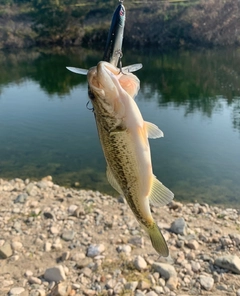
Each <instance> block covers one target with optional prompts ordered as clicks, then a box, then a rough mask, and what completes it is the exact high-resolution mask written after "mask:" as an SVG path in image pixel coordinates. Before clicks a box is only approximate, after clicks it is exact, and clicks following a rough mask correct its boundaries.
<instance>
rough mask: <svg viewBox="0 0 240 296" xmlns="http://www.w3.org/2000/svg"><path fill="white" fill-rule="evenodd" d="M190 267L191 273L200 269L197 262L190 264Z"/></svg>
mask: <svg viewBox="0 0 240 296" xmlns="http://www.w3.org/2000/svg"><path fill="white" fill-rule="evenodd" d="M191 267H192V271H193V272H197V271H199V270H200V269H201V265H200V264H199V263H198V262H194V261H193V262H191Z"/></svg>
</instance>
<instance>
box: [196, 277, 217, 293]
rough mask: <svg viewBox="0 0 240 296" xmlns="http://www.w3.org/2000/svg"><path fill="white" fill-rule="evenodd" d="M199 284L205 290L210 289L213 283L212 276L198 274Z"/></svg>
mask: <svg viewBox="0 0 240 296" xmlns="http://www.w3.org/2000/svg"><path fill="white" fill-rule="evenodd" d="M199 279H200V284H201V286H202V287H203V288H204V289H205V290H207V291H210V290H212V288H213V284H214V280H213V278H212V277H210V276H204V275H200V278H199Z"/></svg>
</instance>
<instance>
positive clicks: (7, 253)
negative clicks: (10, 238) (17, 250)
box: [0, 242, 13, 259]
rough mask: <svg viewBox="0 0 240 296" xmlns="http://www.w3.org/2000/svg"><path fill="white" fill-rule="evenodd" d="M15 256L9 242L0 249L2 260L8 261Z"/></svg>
mask: <svg viewBox="0 0 240 296" xmlns="http://www.w3.org/2000/svg"><path fill="white" fill-rule="evenodd" d="M12 254H13V250H12V246H11V244H10V243H9V242H5V244H4V245H2V246H1V247H0V258H1V259H6V258H8V257H11V256H12Z"/></svg>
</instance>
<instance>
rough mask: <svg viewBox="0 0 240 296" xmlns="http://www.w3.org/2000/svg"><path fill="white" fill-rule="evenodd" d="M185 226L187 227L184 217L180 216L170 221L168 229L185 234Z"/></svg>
mask: <svg viewBox="0 0 240 296" xmlns="http://www.w3.org/2000/svg"><path fill="white" fill-rule="evenodd" d="M186 228H187V225H186V222H185V220H184V218H182V217H181V218H178V219H176V220H175V221H174V222H172V224H171V227H170V230H171V231H172V232H173V233H176V234H181V235H186V234H187V230H186Z"/></svg>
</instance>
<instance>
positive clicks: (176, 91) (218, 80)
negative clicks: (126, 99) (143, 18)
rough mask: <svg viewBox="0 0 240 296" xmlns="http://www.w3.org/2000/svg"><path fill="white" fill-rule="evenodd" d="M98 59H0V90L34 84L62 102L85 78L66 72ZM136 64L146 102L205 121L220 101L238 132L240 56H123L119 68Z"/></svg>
mask: <svg viewBox="0 0 240 296" xmlns="http://www.w3.org/2000/svg"><path fill="white" fill-rule="evenodd" d="M101 58H102V53H101V52H99V51H93V50H86V49H75V50H67V51H64V50H62V49H59V48H58V49H56V50H52V49H49V50H39V49H38V50H35V51H31V52H25V51H22V52H18V53H15V54H14V53H7V54H6V53H5V54H4V53H2V52H1V53H0V67H1V75H0V89H1V88H2V87H3V86H5V85H7V84H9V83H11V82H14V83H21V81H23V80H24V79H31V80H34V81H36V82H37V83H38V84H39V85H40V87H41V88H42V89H43V90H44V91H46V92H47V93H48V94H49V95H54V94H57V95H58V96H59V97H61V98H63V96H64V95H65V94H68V93H69V92H70V91H71V90H72V89H73V88H74V87H76V86H77V85H79V84H82V83H86V76H81V75H76V74H73V73H71V72H69V71H67V70H66V66H75V67H81V68H86V69H88V68H89V67H91V66H94V65H96V64H97V62H98V61H99V60H100V59H101ZM138 62H141V63H142V64H143V69H142V70H140V71H138V72H137V73H136V75H137V76H138V77H139V79H140V81H141V91H142V93H143V94H144V98H145V99H146V100H151V99H152V98H153V97H157V99H158V104H159V106H161V105H164V104H169V103H171V104H174V105H175V106H184V107H185V114H186V115H188V114H189V113H193V112H195V111H200V112H202V113H203V114H204V115H205V116H208V117H210V116H211V115H212V113H213V110H216V108H217V109H221V100H220V98H221V99H225V100H226V101H227V102H228V104H229V105H232V107H233V109H232V110H233V114H232V121H233V126H234V128H236V129H238V130H240V114H239V112H240V110H239V109H240V103H239V101H240V85H239V78H240V50H237V49H228V50H209V51H196V52H191V51H177V52H171V53H165V54H160V53H149V52H148V53H141V54H140V55H139V54H134V53H133V52H129V50H127V49H126V50H125V52H124V58H123V64H124V65H127V64H132V63H138Z"/></svg>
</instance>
